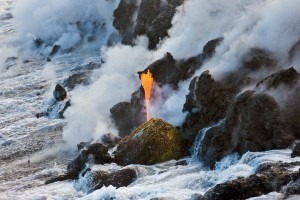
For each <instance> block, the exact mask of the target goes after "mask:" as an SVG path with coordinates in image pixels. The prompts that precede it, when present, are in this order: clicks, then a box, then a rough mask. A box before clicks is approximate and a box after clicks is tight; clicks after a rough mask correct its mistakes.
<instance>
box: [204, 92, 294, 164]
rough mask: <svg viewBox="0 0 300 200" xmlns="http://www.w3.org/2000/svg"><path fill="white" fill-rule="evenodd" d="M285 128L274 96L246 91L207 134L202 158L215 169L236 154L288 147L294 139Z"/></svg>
mask: <svg viewBox="0 0 300 200" xmlns="http://www.w3.org/2000/svg"><path fill="white" fill-rule="evenodd" d="M284 127H285V125H284V123H283V120H282V116H281V113H280V108H279V105H278V104H277V103H276V101H275V100H274V99H273V98H272V97H271V96H270V95H268V94H263V93H262V94H256V93H255V92H254V91H245V92H244V93H242V94H240V95H239V96H237V97H236V99H235V101H234V103H233V104H232V105H231V107H230V109H229V111H228V113H227V115H226V118H225V120H224V121H223V122H222V123H220V125H217V126H214V127H212V128H210V129H208V130H207V131H206V132H204V133H203V134H205V135H204V136H203V140H202V145H201V149H200V157H201V158H202V160H203V161H204V162H205V163H206V164H208V165H209V166H210V167H214V164H215V162H216V161H219V160H220V159H222V158H223V157H224V156H226V155H228V154H231V153H233V152H238V153H240V154H244V153H246V152H247V151H266V150H271V149H281V148H286V147H287V146H288V145H289V144H290V143H291V142H292V139H293V137H292V135H291V134H287V133H285V131H284Z"/></svg>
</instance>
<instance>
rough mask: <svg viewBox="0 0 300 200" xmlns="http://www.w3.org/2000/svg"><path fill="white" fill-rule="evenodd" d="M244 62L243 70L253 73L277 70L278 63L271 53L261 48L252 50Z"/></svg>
mask: <svg viewBox="0 0 300 200" xmlns="http://www.w3.org/2000/svg"><path fill="white" fill-rule="evenodd" d="M242 60H243V64H242V66H243V68H245V69H248V70H251V71H255V70H259V69H262V68H268V69H272V68H275V67H276V66H277V63H278V62H277V60H276V59H275V57H274V56H273V55H272V53H271V52H269V51H267V50H264V49H259V48H252V49H250V50H249V51H248V52H247V53H246V54H245V55H244V57H243V58H242Z"/></svg>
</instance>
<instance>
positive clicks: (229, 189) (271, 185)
mask: <svg viewBox="0 0 300 200" xmlns="http://www.w3.org/2000/svg"><path fill="white" fill-rule="evenodd" d="M267 165H268V166H264V167H263V169H262V170H260V171H258V172H257V173H256V174H254V175H251V176H249V177H246V178H239V179H236V180H233V181H229V182H226V183H221V184H218V185H216V186H215V187H213V188H212V189H210V190H209V191H208V192H206V193H205V194H204V197H203V198H202V200H211V199H214V200H223V199H248V198H251V197H256V196H261V195H263V194H268V193H270V192H273V191H277V192H280V190H281V188H282V187H283V186H285V185H287V184H288V183H289V182H290V181H292V180H296V179H298V178H299V177H300V173H299V172H292V171H289V170H288V169H287V167H285V166H281V165H280V164H267Z"/></svg>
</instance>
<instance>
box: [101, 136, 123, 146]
mask: <svg viewBox="0 0 300 200" xmlns="http://www.w3.org/2000/svg"><path fill="white" fill-rule="evenodd" d="M120 141H121V137H119V136H115V135H113V134H111V133H108V134H105V135H103V136H102V137H101V142H102V144H104V145H105V146H107V148H109V149H111V148H113V147H115V146H116V145H117V144H118V143H119V142H120Z"/></svg>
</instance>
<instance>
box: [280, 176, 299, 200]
mask: <svg viewBox="0 0 300 200" xmlns="http://www.w3.org/2000/svg"><path fill="white" fill-rule="evenodd" d="M281 192H282V193H284V195H285V196H286V197H288V196H291V195H296V194H297V195H299V194H300V178H298V179H297V180H295V181H291V182H290V183H289V184H288V185H287V186H285V187H283V189H282V191H281Z"/></svg>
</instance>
